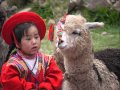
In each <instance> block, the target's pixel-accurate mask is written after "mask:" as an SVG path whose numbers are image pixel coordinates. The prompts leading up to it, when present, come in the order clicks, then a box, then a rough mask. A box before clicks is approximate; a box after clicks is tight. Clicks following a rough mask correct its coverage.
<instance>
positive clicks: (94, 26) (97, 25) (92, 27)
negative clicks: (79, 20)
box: [85, 22, 104, 29]
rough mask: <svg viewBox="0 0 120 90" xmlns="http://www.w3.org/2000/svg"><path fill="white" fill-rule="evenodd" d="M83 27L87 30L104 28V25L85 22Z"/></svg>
mask: <svg viewBox="0 0 120 90" xmlns="http://www.w3.org/2000/svg"><path fill="white" fill-rule="evenodd" d="M85 27H87V28H88V29H95V28H100V27H104V23H103V22H86V23H85Z"/></svg>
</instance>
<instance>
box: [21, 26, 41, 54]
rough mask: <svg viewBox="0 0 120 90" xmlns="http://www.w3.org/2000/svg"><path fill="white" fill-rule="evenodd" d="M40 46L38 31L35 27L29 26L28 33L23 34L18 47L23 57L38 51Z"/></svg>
mask: <svg viewBox="0 0 120 90" xmlns="http://www.w3.org/2000/svg"><path fill="white" fill-rule="evenodd" d="M40 44H41V41H40V36H39V32H38V29H37V28H36V27H35V26H31V27H30V28H29V29H28V31H27V32H25V33H24V36H23V37H22V39H21V43H20V45H19V47H20V49H21V51H22V52H23V53H24V54H25V55H29V56H32V55H35V54H36V53H37V52H38V51H39V48H40Z"/></svg>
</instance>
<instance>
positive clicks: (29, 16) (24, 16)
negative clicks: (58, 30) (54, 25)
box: [1, 12, 46, 45]
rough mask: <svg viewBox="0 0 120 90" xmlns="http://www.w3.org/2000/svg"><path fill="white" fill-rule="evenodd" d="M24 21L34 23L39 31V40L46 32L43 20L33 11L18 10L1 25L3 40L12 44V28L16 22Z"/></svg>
mask: <svg viewBox="0 0 120 90" xmlns="http://www.w3.org/2000/svg"><path fill="white" fill-rule="evenodd" d="M25 22H32V23H34V24H35V25H36V26H37V28H38V30H39V31H40V38H41V40H42V39H43V38H44V36H45V32H46V25H45V22H44V20H43V19H42V18H41V17H40V16H39V15H38V14H36V13H34V12H20V13H16V14H14V15H12V16H11V17H10V18H9V19H8V20H7V21H6V22H5V23H4V24H3V27H2V32H1V34H2V38H3V39H4V40H5V42H6V43H7V44H9V45H11V44H12V38H11V36H12V35H13V30H14V29H15V27H16V26H17V25H18V24H21V23H25ZM13 37H14V36H13Z"/></svg>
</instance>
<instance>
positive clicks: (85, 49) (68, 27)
mask: <svg viewBox="0 0 120 90" xmlns="http://www.w3.org/2000/svg"><path fill="white" fill-rule="evenodd" d="M101 26H103V23H99V22H87V21H86V19H85V18H84V17H82V16H81V15H67V17H66V20H65V24H64V30H63V31H62V35H61V37H59V38H58V39H57V47H58V49H59V51H60V53H62V55H63V57H64V67H65V74H64V82H63V86H62V90H88V89H89V90H120V85H119V82H118V78H117V76H116V75H115V74H114V73H113V72H111V71H109V69H108V68H107V67H106V65H105V64H104V63H103V62H102V61H100V60H98V59H95V58H94V52H93V48H92V41H91V37H90V32H89V30H90V29H93V28H97V27H101Z"/></svg>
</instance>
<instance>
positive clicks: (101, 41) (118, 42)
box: [91, 26, 120, 51]
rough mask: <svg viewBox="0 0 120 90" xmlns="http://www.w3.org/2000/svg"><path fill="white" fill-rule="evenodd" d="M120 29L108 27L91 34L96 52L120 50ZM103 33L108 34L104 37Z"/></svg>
mask: <svg viewBox="0 0 120 90" xmlns="http://www.w3.org/2000/svg"><path fill="white" fill-rule="evenodd" d="M119 28H120V27H119V26H107V27H105V28H104V29H98V30H94V31H92V32H91V35H92V40H93V46H94V50H95V51H99V50H103V49H106V48H120V29H119ZM102 32H107V34H106V35H102V34H101V33H102Z"/></svg>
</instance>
